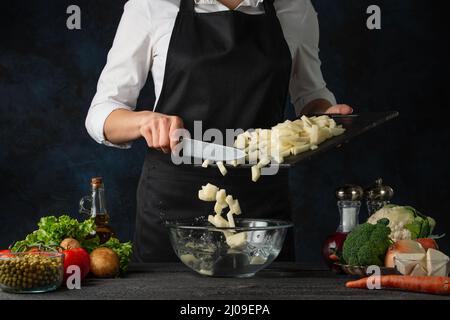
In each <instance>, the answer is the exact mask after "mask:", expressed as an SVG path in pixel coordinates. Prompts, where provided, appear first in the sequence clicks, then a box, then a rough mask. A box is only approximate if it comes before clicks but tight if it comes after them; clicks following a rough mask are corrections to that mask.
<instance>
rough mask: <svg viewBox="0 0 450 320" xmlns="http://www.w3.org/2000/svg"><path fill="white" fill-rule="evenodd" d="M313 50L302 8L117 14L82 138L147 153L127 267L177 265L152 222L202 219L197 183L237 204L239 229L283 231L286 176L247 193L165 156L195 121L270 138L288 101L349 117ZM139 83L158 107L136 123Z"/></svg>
mask: <svg viewBox="0 0 450 320" xmlns="http://www.w3.org/2000/svg"><path fill="white" fill-rule="evenodd" d="M318 42H319V26H318V21H317V14H316V12H315V10H314V8H313V6H312V4H311V2H310V0H275V1H274V0H243V1H242V0H130V1H129V2H128V3H127V4H126V5H125V11H124V13H123V16H122V19H121V22H120V25H119V28H118V31H117V34H116V37H115V40H114V44H113V46H112V49H111V51H110V52H109V55H108V61H107V64H106V67H105V68H104V70H103V72H102V74H101V76H100V80H99V83H98V88H97V94H96V95H95V97H94V99H93V102H92V105H91V107H90V110H89V113H88V116H87V119H86V127H87V130H88V132H89V134H90V135H91V136H92V138H94V139H95V140H96V141H97V142H99V143H101V144H104V145H106V146H112V147H117V148H123V149H126V148H130V147H131V143H132V142H133V141H135V140H138V139H141V138H143V139H145V141H146V143H147V145H148V147H149V148H148V152H147V154H146V158H145V162H144V166H143V169H142V174H141V178H140V182H139V186H138V191H137V218H136V230H135V239H134V243H135V259H136V260H137V261H140V262H167V261H172V260H174V259H175V256H174V254H173V250H172V249H171V246H170V243H169V239H168V233H167V230H165V227H164V226H163V224H162V221H164V220H166V219H169V220H170V219H181V218H183V219H192V218H195V217H198V216H204V215H207V214H210V213H211V211H212V208H209V207H207V206H205V204H204V203H202V202H201V201H199V200H198V196H197V191H198V190H199V189H200V188H201V186H202V185H205V184H207V183H212V184H215V185H217V186H219V187H221V188H224V189H226V190H227V193H228V194H232V195H233V196H235V198H237V199H240V202H241V207H242V211H243V215H244V216H245V217H250V218H279V219H290V205H289V191H288V176H287V173H286V172H284V171H280V172H279V173H278V174H277V175H275V176H264V177H263V178H262V179H261V180H260V181H259V182H258V183H253V182H252V181H251V179H250V174H249V172H248V171H247V170H235V171H233V172H231V173H230V174H229V175H228V176H227V177H222V176H221V175H220V173H219V172H218V171H217V170H214V169H212V168H211V169H198V168H196V167H194V166H189V165H179V166H177V165H175V164H174V163H173V162H172V161H171V156H170V154H171V150H174V148H175V146H176V145H177V143H178V141H177V139H176V138H175V135H174V133H175V131H176V130H177V129H181V128H184V129H187V130H188V131H189V132H192V131H193V128H194V122H196V121H201V122H202V127H203V130H207V129H208V128H216V129H219V130H221V131H224V130H226V129H227V128H232V129H234V128H240V129H244V130H247V129H250V128H270V127H272V126H274V125H276V124H277V123H279V122H282V121H283V114H284V109H285V106H286V102H287V99H288V98H290V99H291V102H292V103H293V105H294V106H295V109H296V111H297V113H298V114H306V113H308V114H309V113H343V114H348V113H352V111H353V110H352V108H351V107H349V106H347V105H338V104H336V101H335V97H334V96H333V94H332V93H331V92H330V91H329V90H328V89H327V87H326V84H325V81H324V79H323V77H322V73H321V69H320V66H321V62H320V59H319V48H318ZM149 75H151V76H152V78H153V81H154V85H155V92H156V98H157V99H156V103H155V105H152V106H145V107H140V110H139V111H137V109H136V104H137V99H138V97H139V94H140V91H141V89H142V88H143V87H144V84H145V83H146V81H147V78H148V76H149ZM125 169H126V168H125ZM288 247H289V246H288ZM291 247H292V246H291ZM286 252H287V253H286V254H285V255H284V257H288V256H289V255H290V257H292V250H287V251H286Z"/></svg>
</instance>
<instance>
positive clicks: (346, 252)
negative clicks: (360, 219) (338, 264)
mask: <svg viewBox="0 0 450 320" xmlns="http://www.w3.org/2000/svg"><path fill="white" fill-rule="evenodd" d="M388 224H389V220H387V219H380V220H379V221H378V222H377V224H370V223H364V224H361V225H359V226H358V227H356V228H355V229H354V230H353V231H352V232H351V233H350V234H349V235H348V236H347V239H346V240H345V242H344V247H343V252H342V253H343V255H342V257H343V258H344V260H345V262H346V263H347V264H349V265H354V266H369V265H383V260H384V256H385V254H386V251H387V250H388V248H389V245H390V244H391V240H390V238H389V235H390V233H391V229H390V228H389V227H388V226H387V225H388Z"/></svg>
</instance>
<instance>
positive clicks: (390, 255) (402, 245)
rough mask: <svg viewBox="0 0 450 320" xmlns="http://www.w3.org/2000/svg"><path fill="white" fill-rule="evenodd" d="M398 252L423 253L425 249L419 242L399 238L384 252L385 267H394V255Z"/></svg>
mask: <svg viewBox="0 0 450 320" xmlns="http://www.w3.org/2000/svg"><path fill="white" fill-rule="evenodd" d="M398 253H425V249H424V248H423V247H422V245H421V244H420V243H418V242H417V241H414V240H399V241H397V242H396V243H394V244H393V245H392V246H391V247H390V248H389V250H388V251H387V253H386V256H385V258H384V265H385V267H387V268H394V266H395V262H394V257H395V255H396V254H398Z"/></svg>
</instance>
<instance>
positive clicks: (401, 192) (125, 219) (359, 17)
mask: <svg viewBox="0 0 450 320" xmlns="http://www.w3.org/2000/svg"><path fill="white" fill-rule="evenodd" d="M313 2H314V5H315V7H316V9H317V11H318V13H319V18H320V23H321V49H322V52H321V57H322V60H323V72H324V75H325V77H326V79H327V81H328V84H329V87H330V89H331V90H333V91H334V93H335V94H336V96H337V98H338V99H339V101H340V102H346V103H349V104H351V105H353V106H354V107H355V108H356V109H357V110H359V111H382V110H389V109H396V110H399V111H400V112H401V118H400V119H399V120H396V121H395V122H393V123H391V124H389V125H386V126H384V127H382V129H379V130H377V131H374V132H372V133H370V134H368V135H366V136H364V137H362V138H359V139H357V140H356V141H354V142H353V143H351V144H350V145H348V146H346V147H345V148H343V149H340V150H336V151H333V152H330V153H328V154H326V155H324V156H321V157H320V158H317V159H314V160H313V161H310V162H308V163H305V164H304V165H302V166H301V167H298V168H296V169H294V170H292V172H291V173H292V188H291V193H292V195H293V199H294V213H295V222H296V225H297V228H296V234H297V247H298V250H297V253H298V259H299V260H300V261H302V262H312V263H317V262H320V261H321V256H320V246H321V242H322V241H323V239H324V238H325V237H326V235H327V234H328V233H330V232H332V231H333V230H334V229H335V228H336V226H337V224H338V214H337V209H336V203H335V199H334V189H335V188H336V187H337V186H339V185H340V184H342V183H357V184H361V185H363V186H365V185H367V184H369V183H371V182H372V181H373V180H374V179H376V178H378V177H380V176H381V177H383V178H384V179H385V181H386V182H387V183H389V184H390V185H392V186H393V187H394V188H395V190H396V197H395V202H396V203H399V204H408V205H412V206H414V207H416V208H418V209H419V210H421V211H422V212H424V213H426V214H429V215H432V216H434V217H435V218H436V219H437V221H438V228H437V232H438V233H443V232H446V231H448V230H450V221H449V220H450V219H449V210H448V205H447V201H448V198H449V195H450V194H449V191H450V188H449V181H450V174H449V170H448V166H449V163H450V162H449V160H450V157H449V152H448V150H449V145H450V132H449V120H448V118H447V114H448V111H447V108H448V105H449V98H450V97H449V88H448V85H449V80H450V79H449V78H450V67H449V61H448V57H449V53H450V52H449V47H448V35H447V34H446V30H449V28H448V22H446V21H447V17H446V16H445V14H446V12H447V11H445V10H443V8H441V7H438V3H439V1H433V2H428V3H425V2H424V1H407V0H405V1H387V0H386V1H371V2H367V1H362V0H345V1H332V0H315V1H313ZM124 3H125V1H124V0H116V1H107V0H89V1H87V0H75V1H66V0H58V1H49V0H47V1H43V0H41V1H20V2H11V3H8V2H7V1H4V2H3V1H2V4H1V6H2V8H1V11H0V12H1V19H0V105H1V118H0V132H1V134H0V146H1V148H0V179H1V180H0V181H1V190H0V204H1V210H0V247H6V246H8V245H9V244H10V243H12V242H13V241H15V240H18V239H21V238H23V237H24V236H25V235H26V234H27V233H28V232H30V231H32V230H33V229H34V228H35V224H36V222H37V221H38V219H39V218H40V217H41V216H45V215H51V214H52V215H53V214H56V215H59V214H63V213H68V214H71V215H73V216H78V213H77V203H78V200H79V199H80V198H81V197H82V196H84V195H85V194H88V193H89V180H90V178H91V177H93V176H99V175H100V176H103V177H105V180H106V188H107V198H108V208H109V211H110V214H111V217H112V223H113V225H114V227H115V229H116V230H117V232H118V234H119V236H120V237H121V238H122V239H124V240H125V239H131V238H132V234H133V229H134V216H135V192H136V186H137V181H138V177H139V174H140V167H141V163H142V161H143V156H144V152H145V148H144V146H143V144H142V143H138V144H136V145H135V147H134V148H133V149H132V150H129V151H123V150H115V149H109V148H106V147H102V146H99V145H97V144H95V142H93V141H92V140H91V139H90V138H89V137H88V135H87V133H86V131H85V129H84V119H85V116H86V113H87V110H88V107H89V105H90V102H91V99H92V97H93V96H94V94H95V89H96V82H97V79H98V76H99V74H100V72H101V70H102V68H103V66H104V64H105V61H106V55H107V52H108V50H109V48H110V46H111V43H112V40H113V38H114V34H115V30H116V27H117V24H118V21H119V19H120V16H121V14H122V8H123V4H124ZM70 4H77V5H79V6H80V7H81V9H82V28H83V29H82V30H81V31H69V30H67V29H66V18H67V15H66V13H65V12H66V8H67V7H68V5H70ZM370 4H379V5H380V6H381V8H382V13H383V20H382V23H383V28H382V30H380V31H369V30H367V28H366V27H365V22H366V18H367V15H366V13H365V11H366V8H367V7H368V6H369V5H370ZM152 104H153V90H152V86H151V83H149V84H148V86H147V87H146V88H145V89H144V91H143V94H142V96H141V98H140V102H139V105H140V106H149V105H150V106H151V105H152ZM365 214H366V213H365V211H364V212H363V213H362V216H363V218H365ZM440 244H441V246H442V248H443V249H444V250H446V251H447V253H449V252H450V245H449V240H448V238H447V239H444V240H441V241H440Z"/></svg>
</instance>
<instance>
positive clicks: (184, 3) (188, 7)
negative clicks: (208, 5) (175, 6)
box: [180, 0, 195, 13]
mask: <svg viewBox="0 0 450 320" xmlns="http://www.w3.org/2000/svg"><path fill="white" fill-rule="evenodd" d="M180 1H181V2H180V11H181V12H191V13H194V12H195V0H180Z"/></svg>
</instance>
